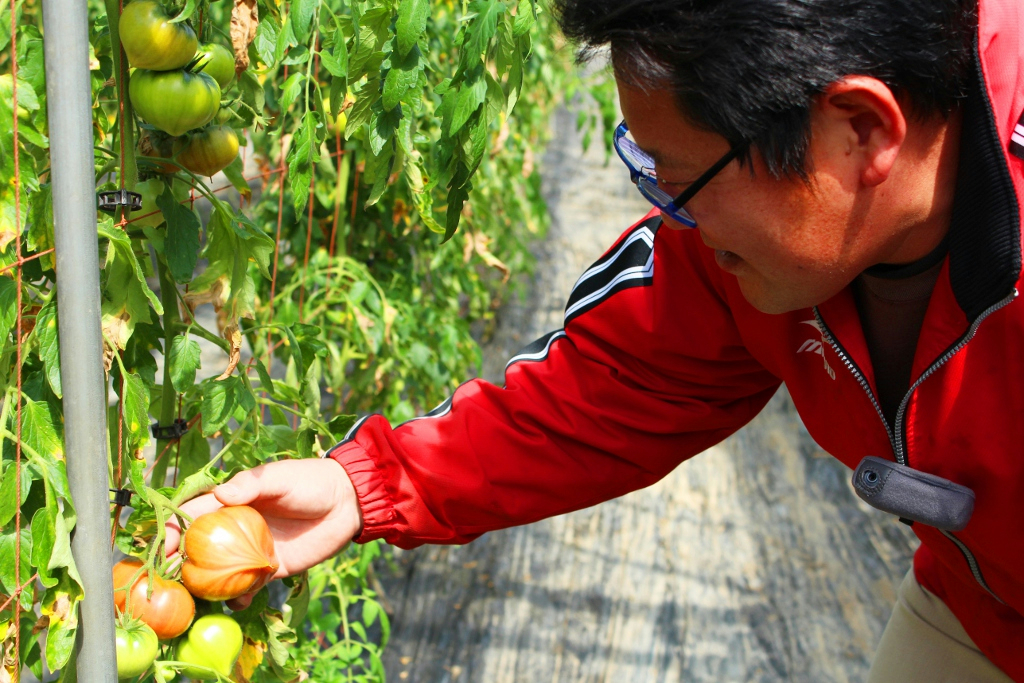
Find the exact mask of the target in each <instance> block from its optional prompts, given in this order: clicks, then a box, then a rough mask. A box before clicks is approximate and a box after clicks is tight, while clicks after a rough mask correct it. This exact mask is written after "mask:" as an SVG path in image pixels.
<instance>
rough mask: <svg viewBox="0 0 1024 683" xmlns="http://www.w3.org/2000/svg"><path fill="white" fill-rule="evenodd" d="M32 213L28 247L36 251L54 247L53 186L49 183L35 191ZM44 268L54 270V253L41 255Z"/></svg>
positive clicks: (32, 200)
mask: <svg viewBox="0 0 1024 683" xmlns="http://www.w3.org/2000/svg"><path fill="white" fill-rule="evenodd" d="M31 202H32V214H31V219H30V220H29V225H28V248H29V249H31V250H32V251H35V252H40V251H46V250H47V249H52V248H53V247H54V238H53V187H52V186H51V185H50V184H49V183H47V184H45V185H40V186H39V191H38V192H35V193H33V195H32V198H31ZM40 262H41V264H42V266H43V268H44V269H46V270H52V269H53V267H54V264H55V263H56V261H55V260H54V255H53V254H52V253H50V254H46V255H45V256H41V257H40Z"/></svg>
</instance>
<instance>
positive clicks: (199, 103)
mask: <svg viewBox="0 0 1024 683" xmlns="http://www.w3.org/2000/svg"><path fill="white" fill-rule="evenodd" d="M118 31H119V33H120V36H121V45H122V46H123V47H124V51H125V54H126V55H127V56H128V62H129V64H131V66H132V67H134V71H133V72H132V73H131V75H130V77H129V81H128V97H129V99H130V100H131V103H132V107H133V108H134V109H135V113H136V114H138V115H139V117H140V118H141V119H142V120H143V121H145V122H146V123H148V124H149V125H150V126H152V127H153V128H155V129H157V130H159V131H162V132H163V133H166V134H167V135H170V136H173V137H178V136H182V135H185V134H186V133H189V131H195V132H193V133H192V135H191V136H190V137H189V138H186V139H182V140H178V141H174V142H173V143H172V144H171V145H169V146H170V147H171V148H172V150H173V151H172V154H176V155H178V156H177V157H176V162H177V164H178V165H179V166H181V167H182V168H184V169H186V170H188V171H191V172H193V173H196V174H197V175H204V176H212V175H213V174H214V173H217V172H218V171H221V170H223V169H224V168H225V167H226V166H227V165H228V164H230V163H231V162H232V161H233V160H234V159H235V157H236V156H237V154H238V136H237V135H236V134H235V133H234V131H231V130H230V129H228V130H229V131H230V133H228V132H225V131H224V130H222V128H223V127H215V129H216V130H213V131H210V130H207V129H204V128H203V127H204V126H206V125H207V124H209V123H210V122H211V121H213V120H214V118H215V117H216V116H217V113H218V112H219V111H220V99H221V95H222V92H223V91H224V90H225V89H227V88H228V87H230V86H231V84H232V83H233V82H234V79H235V59H234V55H233V54H232V53H231V51H230V50H228V49H227V48H226V47H224V46H222V45H219V44H217V43H207V44H205V45H200V44H199V41H198V38H197V37H196V33H195V31H194V30H192V27H191V26H189V25H188V22H187V21H181V22H176V21H175V20H173V19H172V18H171V16H170V15H169V14H168V12H167V10H166V9H165V8H164V7H163V6H162V5H161V4H160V3H159V2H157V0H134V1H133V2H131V3H129V4H127V5H125V8H124V10H123V11H122V12H121V18H120V19H119V21H118ZM197 129H199V130H197ZM165 148H166V146H165ZM179 153H180V154H179ZM168 156H170V155H168ZM162 158H167V157H162ZM168 166H169V165H167V164H161V166H160V168H161V170H163V171H165V172H173V171H174V170H177V167H176V166H174V167H171V168H168Z"/></svg>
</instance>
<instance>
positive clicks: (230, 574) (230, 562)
mask: <svg viewBox="0 0 1024 683" xmlns="http://www.w3.org/2000/svg"><path fill="white" fill-rule="evenodd" d="M182 546H183V549H184V557H185V561H184V562H183V563H182V565H181V580H182V581H183V582H184V584H185V587H186V588H188V590H189V592H190V593H192V595H195V596H196V597H199V598H203V599H204V600H230V599H231V598H237V597H238V596H240V595H242V594H244V593H251V592H255V591H258V590H259V589H260V588H263V586H265V585H266V584H267V583H268V582H269V581H270V579H272V578H273V576H274V573H275V572H276V571H277V568H278V562H277V555H276V554H275V552H274V538H273V536H271V535H270V528H269V527H267V523H266V522H265V521H264V520H263V517H262V516H260V513H258V512H256V511H255V510H253V509H252V508H251V507H249V506H247V505H239V506H236V507H224V508H220V509H219V510H216V511H214V512H209V513H207V514H205V515H202V516H200V517H197V518H196V519H195V521H193V522H192V523H191V524H190V525H189V527H188V529H187V530H186V531H185V538H184V541H183V543H182Z"/></svg>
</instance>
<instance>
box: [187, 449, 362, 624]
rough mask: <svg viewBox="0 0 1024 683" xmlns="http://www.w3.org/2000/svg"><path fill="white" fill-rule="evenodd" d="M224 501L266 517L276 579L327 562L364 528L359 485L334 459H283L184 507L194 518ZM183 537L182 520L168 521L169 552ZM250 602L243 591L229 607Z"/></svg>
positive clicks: (239, 607) (222, 486) (249, 597)
mask: <svg viewBox="0 0 1024 683" xmlns="http://www.w3.org/2000/svg"><path fill="white" fill-rule="evenodd" d="M224 505H248V506H250V507H252V508H254V509H256V510H257V511H258V512H259V513H260V514H261V515H263V517H264V519H266V520H267V525H268V526H269V527H270V531H271V533H272V534H273V536H274V549H275V551H276V552H277V559H278V561H279V562H280V563H281V566H280V568H279V569H278V570H277V574H275V575H274V578H281V577H283V576H290V575H292V574H298V573H299V572H302V571H305V570H306V569H309V568H310V567H312V566H314V565H316V564H319V563H320V562H323V561H324V560H326V559H327V558H329V557H331V556H333V555H334V554H335V553H337V552H338V551H339V550H341V548H342V547H343V546H344V545H345V544H346V543H348V542H349V541H350V540H352V539H353V538H354V537H356V536H357V535H358V534H359V532H360V531H361V530H362V526H363V524H362V515H361V513H360V510H359V504H358V503H357V501H356V493H355V488H354V487H353V486H352V482H351V481H350V480H349V478H348V474H346V472H345V470H344V468H343V467H342V466H341V465H339V464H338V463H337V462H335V461H333V460H331V459H329V458H324V459H319V458H317V459H308V460H282V461H280V462H274V463H268V464H266V465H260V466H259V467H254V468H253V469H251V470H248V471H245V472H239V473H238V474H236V475H235V476H234V477H232V478H231V479H230V480H229V481H228V482H226V483H224V484H221V485H220V486H218V487H217V488H215V489H214V490H213V493H207V494H205V495H202V496H199V497H198V498H194V499H193V500H190V501H188V502H187V503H185V504H184V505H182V506H181V509H182V510H183V511H184V512H186V513H187V514H188V515H189V516H191V517H192V518H193V519H194V518H195V517H198V516H199V515H202V514H205V513H207V512H212V511H213V510H216V509H217V508H219V507H221V506H224ZM180 536H181V529H180V528H179V526H178V522H177V519H174V520H173V521H171V522H168V523H167V554H168V555H171V554H172V553H174V552H175V551H176V550H177V549H178V540H179V538H180ZM251 601H252V595H243V596H241V597H240V598H237V599H236V600H233V601H230V602H229V607H231V608H233V609H242V608H244V607H246V606H247V605H248V604H249V603H250V602H251Z"/></svg>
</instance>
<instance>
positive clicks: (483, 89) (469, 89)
mask: <svg viewBox="0 0 1024 683" xmlns="http://www.w3.org/2000/svg"><path fill="white" fill-rule="evenodd" d="M485 97H487V81H486V80H485V79H484V77H483V73H482V70H481V71H478V72H477V73H476V74H475V75H474V77H473V80H472V81H471V82H470V83H463V84H462V86H461V87H460V88H459V91H458V95H456V97H455V109H454V111H453V112H452V122H451V127H450V128H449V129H448V134H449V135H452V136H454V135H455V134H456V133H458V132H459V130H460V129H461V128H462V127H463V126H464V125H466V122H467V121H469V117H470V116H472V115H473V113H474V112H475V111H476V110H477V109H478V108H479V107H480V105H481V104H483V102H484V98H485Z"/></svg>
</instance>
